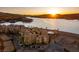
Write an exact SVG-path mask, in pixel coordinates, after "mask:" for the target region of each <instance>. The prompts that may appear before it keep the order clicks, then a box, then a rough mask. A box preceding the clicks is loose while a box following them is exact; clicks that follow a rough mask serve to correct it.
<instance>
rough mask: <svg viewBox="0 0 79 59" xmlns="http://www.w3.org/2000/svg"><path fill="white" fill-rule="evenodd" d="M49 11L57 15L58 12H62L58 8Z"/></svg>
mask: <svg viewBox="0 0 79 59" xmlns="http://www.w3.org/2000/svg"><path fill="white" fill-rule="evenodd" d="M48 13H49V14H52V15H56V14H60V11H59V10H57V9H52V10H48Z"/></svg>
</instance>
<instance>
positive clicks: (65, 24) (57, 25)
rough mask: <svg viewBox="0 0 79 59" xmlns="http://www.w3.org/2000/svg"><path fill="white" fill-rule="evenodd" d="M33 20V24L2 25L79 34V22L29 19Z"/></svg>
mask: <svg viewBox="0 0 79 59" xmlns="http://www.w3.org/2000/svg"><path fill="white" fill-rule="evenodd" d="M27 18H30V19H33V22H31V23H25V22H21V21H19V22H16V23H9V22H5V23H1V25H7V26H8V25H11V24H13V25H24V26H26V27H39V28H44V29H46V28H47V29H59V30H60V31H65V32H71V33H76V34H79V20H77V19H75V20H66V19H48V18H34V17H27Z"/></svg>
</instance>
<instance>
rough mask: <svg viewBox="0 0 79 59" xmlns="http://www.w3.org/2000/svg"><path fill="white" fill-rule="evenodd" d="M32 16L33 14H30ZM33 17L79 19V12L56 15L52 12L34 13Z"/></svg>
mask: <svg viewBox="0 0 79 59" xmlns="http://www.w3.org/2000/svg"><path fill="white" fill-rule="evenodd" d="M30 16H31V15H30ZM31 17H38V18H53V19H54V18H57V19H69V20H70V19H71V20H73V19H79V14H57V15H56V17H55V16H53V15H51V14H42V15H34V16H33V15H32V16H31Z"/></svg>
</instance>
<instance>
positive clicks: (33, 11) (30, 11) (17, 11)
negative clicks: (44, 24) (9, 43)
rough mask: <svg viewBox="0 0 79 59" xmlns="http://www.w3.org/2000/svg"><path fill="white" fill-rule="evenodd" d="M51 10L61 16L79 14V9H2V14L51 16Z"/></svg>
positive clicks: (0, 8)
mask: <svg viewBox="0 0 79 59" xmlns="http://www.w3.org/2000/svg"><path fill="white" fill-rule="evenodd" d="M51 10H57V11H58V12H60V13H59V14H71V13H79V7H0V12H6V13H14V14H23V15H39V14H49V12H48V11H51Z"/></svg>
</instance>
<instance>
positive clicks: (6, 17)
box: [0, 12, 32, 23]
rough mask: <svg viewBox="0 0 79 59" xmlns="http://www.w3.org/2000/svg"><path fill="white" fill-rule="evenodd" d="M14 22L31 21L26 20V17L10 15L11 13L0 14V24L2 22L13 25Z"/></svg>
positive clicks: (29, 20)
mask: <svg viewBox="0 0 79 59" xmlns="http://www.w3.org/2000/svg"><path fill="white" fill-rule="evenodd" d="M16 21H23V22H32V19H28V18H26V16H24V15H20V14H11V13H3V12H0V23H2V22H11V23H14V22H16Z"/></svg>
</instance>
